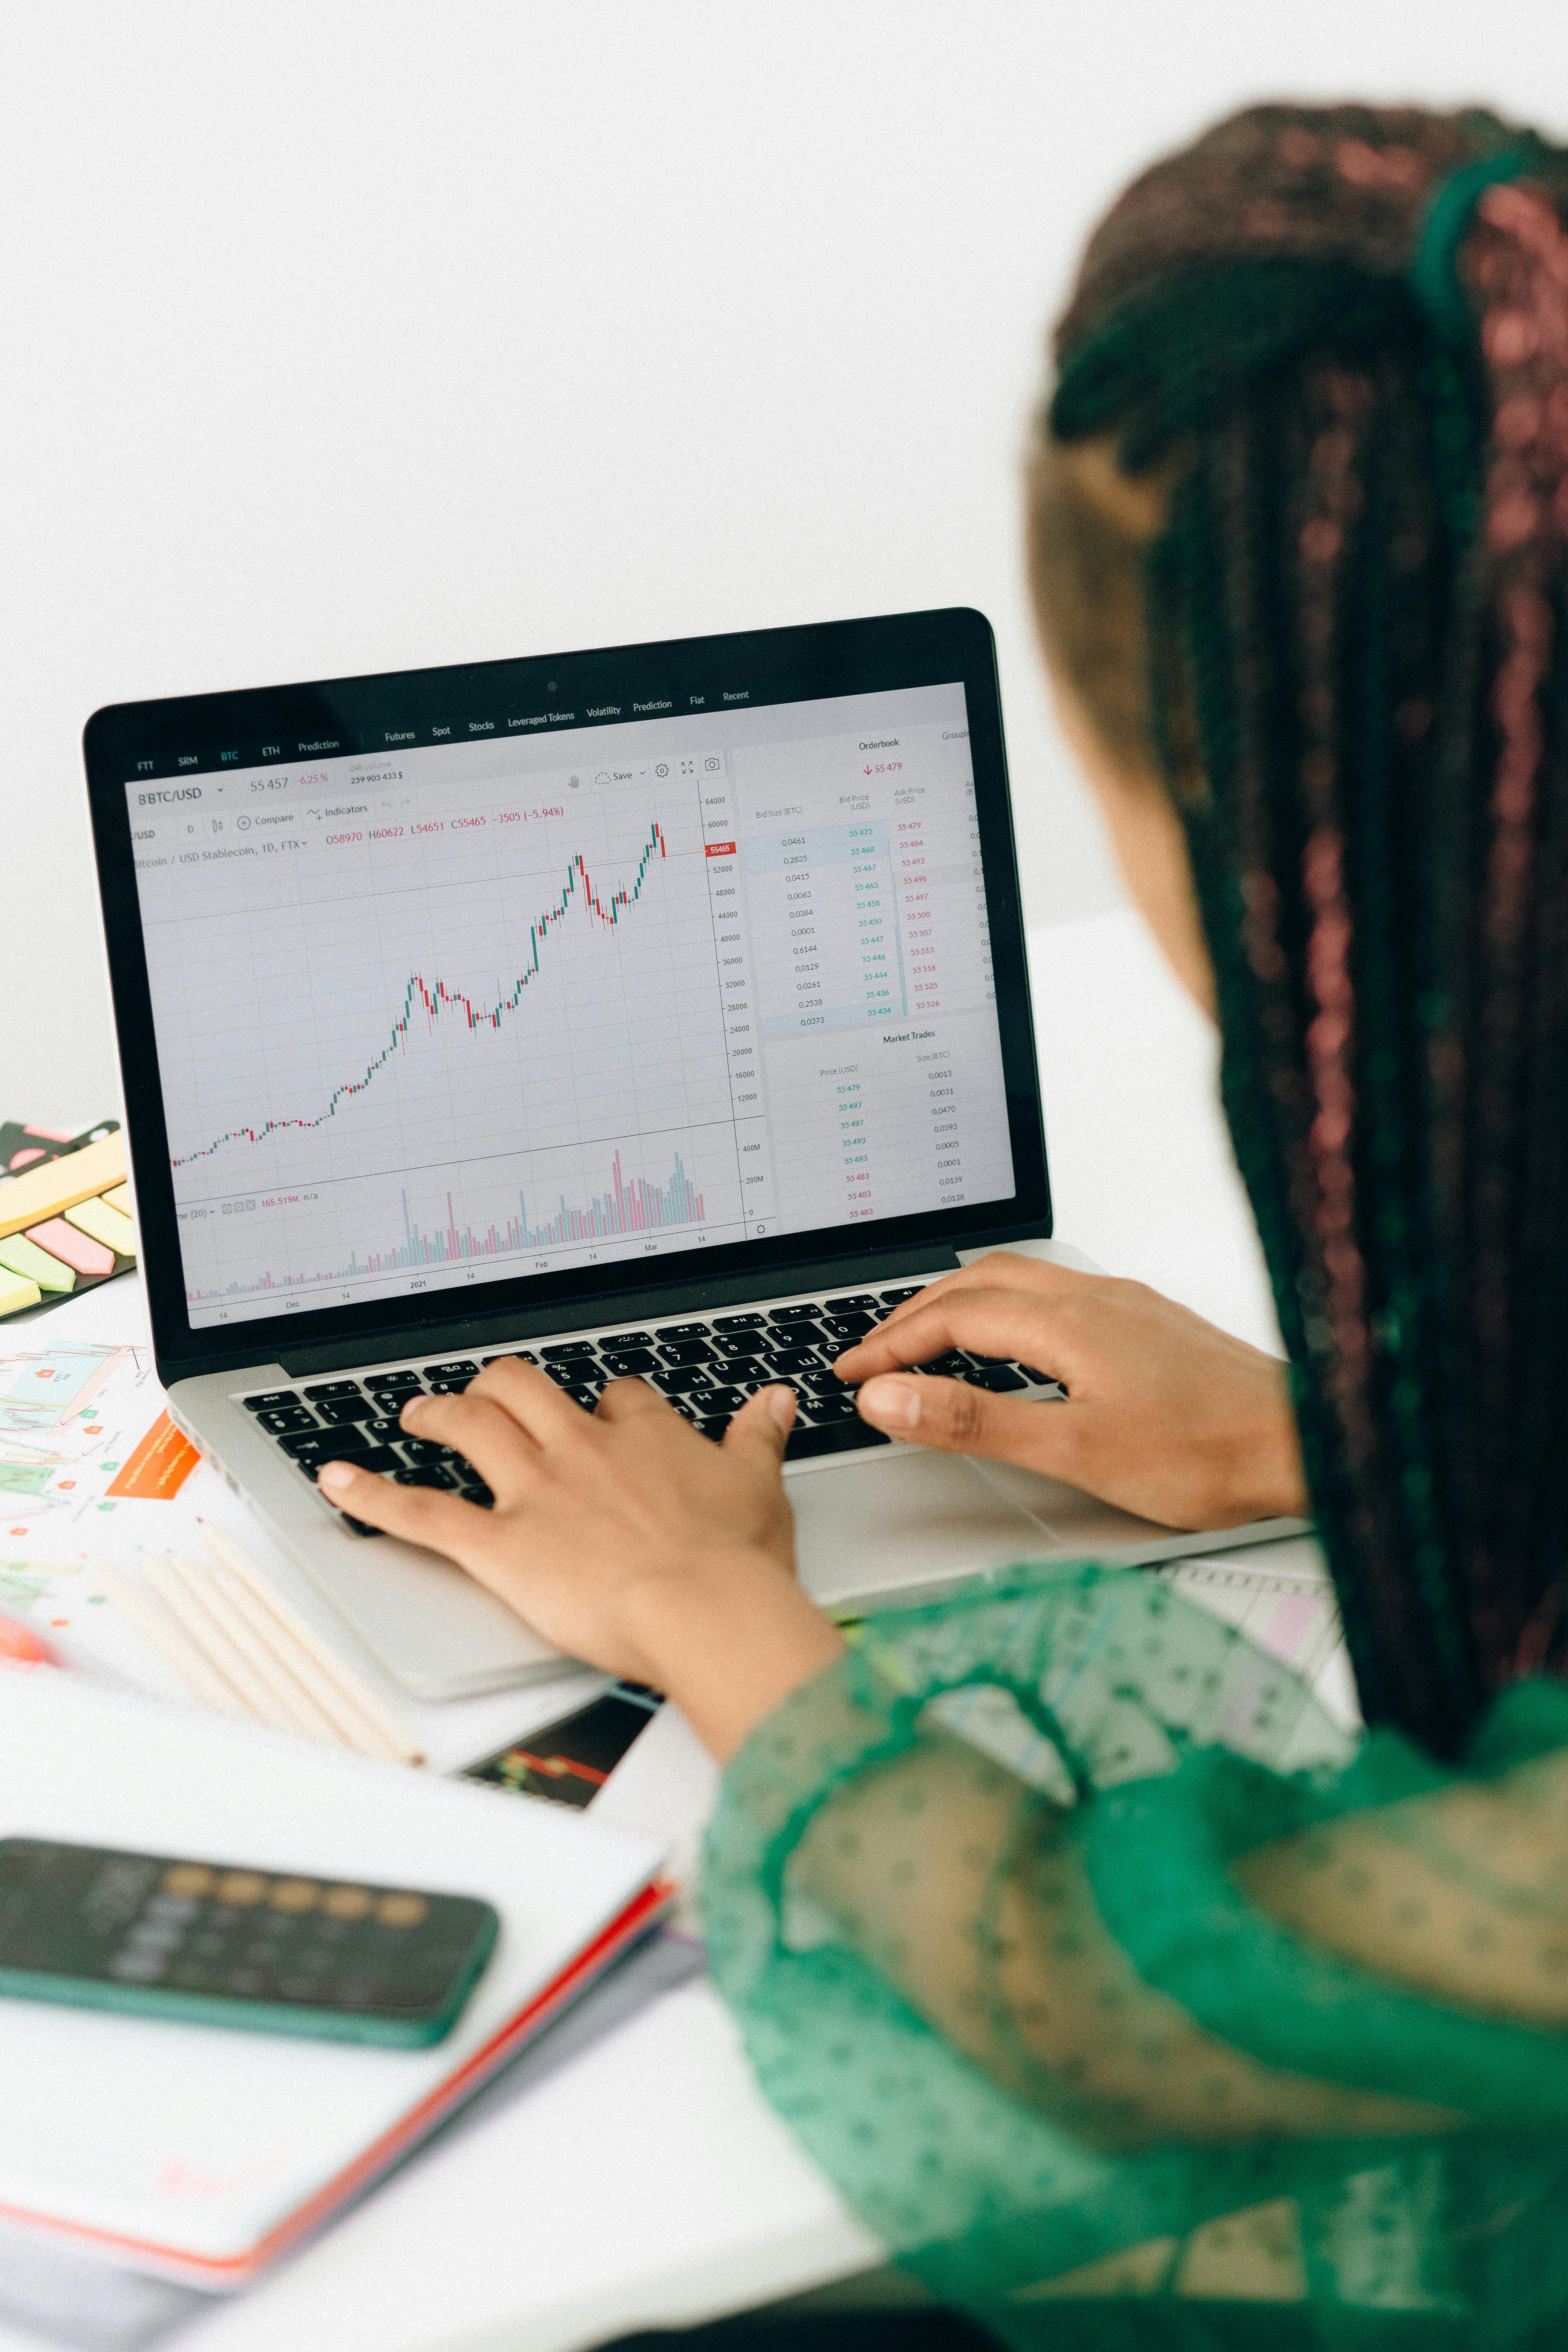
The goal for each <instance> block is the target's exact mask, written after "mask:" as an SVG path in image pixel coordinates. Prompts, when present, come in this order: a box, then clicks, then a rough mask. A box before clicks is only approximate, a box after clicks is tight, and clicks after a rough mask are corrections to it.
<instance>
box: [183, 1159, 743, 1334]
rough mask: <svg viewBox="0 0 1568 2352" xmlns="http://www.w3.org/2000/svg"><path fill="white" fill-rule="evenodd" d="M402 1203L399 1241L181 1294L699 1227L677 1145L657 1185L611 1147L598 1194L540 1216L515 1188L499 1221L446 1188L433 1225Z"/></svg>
mask: <svg viewBox="0 0 1568 2352" xmlns="http://www.w3.org/2000/svg"><path fill="white" fill-rule="evenodd" d="M402 1201H403V1239H402V1240H401V1241H400V1242H394V1243H391V1244H389V1245H388V1246H387V1247H385V1248H383V1249H370V1248H366V1249H359V1248H355V1249H353V1250H351V1251H350V1253H349V1255H348V1256H347V1258H346V1259H345V1260H344V1262H343V1263H342V1265H336V1266H331V1267H320V1268H316V1269H312V1270H310V1271H309V1272H307V1271H304V1270H300V1271H298V1272H294V1273H285V1274H273V1273H265V1274H261V1275H258V1276H257V1278H256V1279H255V1280H254V1281H251V1282H229V1283H226V1284H224V1285H222V1286H219V1287H216V1288H214V1289H210V1290H192V1291H191V1292H190V1293H189V1294H188V1295H189V1297H190V1298H191V1300H192V1302H193V1304H194V1303H195V1302H196V1301H198V1300H203V1299H212V1298H219V1297H228V1298H237V1297H256V1296H258V1294H264V1293H266V1292H269V1291H276V1292H279V1293H283V1292H289V1291H300V1290H314V1289H318V1288H320V1287H321V1286H325V1285H330V1284H333V1283H342V1282H363V1281H364V1280H366V1279H367V1278H369V1277H373V1276H377V1275H392V1274H399V1273H405V1272H409V1271H417V1269H419V1268H420V1267H422V1266H451V1265H462V1264H464V1263H466V1262H467V1261H468V1260H470V1259H472V1260H475V1261H478V1260H481V1259H487V1258H488V1259H497V1258H509V1257H520V1256H522V1255H525V1254H526V1253H528V1252H530V1251H534V1250H556V1249H561V1248H563V1247H565V1248H570V1247H572V1246H574V1244H584V1243H591V1242H595V1241H605V1242H624V1241H629V1240H635V1239H636V1238H637V1236H638V1235H642V1234H663V1233H668V1232H669V1231H671V1230H672V1229H678V1228H679V1227H680V1226H683V1225H684V1226H697V1225H700V1224H701V1223H702V1220H703V1202H702V1194H701V1193H700V1192H699V1191H698V1189H697V1187H696V1186H695V1185H694V1184H693V1183H692V1181H691V1179H690V1177H689V1175H688V1174H687V1172H686V1163H685V1161H684V1160H683V1159H682V1157H681V1155H680V1153H679V1151H678V1152H677V1153H676V1154H675V1157H674V1165H673V1168H672V1170H671V1172H670V1176H669V1179H668V1182H667V1183H663V1184H658V1183H655V1182H652V1181H650V1180H649V1179H648V1178H647V1177H646V1176H630V1177H628V1176H627V1175H626V1172H625V1171H624V1170H623V1168H622V1165H621V1155H620V1153H619V1151H616V1153H615V1154H614V1155H613V1158H612V1160H611V1163H610V1171H609V1182H608V1184H607V1186H606V1188H605V1191H604V1192H598V1193H595V1194H593V1195H591V1196H590V1197H589V1198H588V1199H587V1200H586V1201H584V1202H568V1201H567V1199H566V1197H565V1195H564V1194H563V1193H562V1194H560V1195H558V1198H557V1205H556V1207H555V1210H554V1212H553V1213H549V1212H547V1213H544V1214H543V1215H542V1216H541V1215H539V1214H538V1213H537V1211H536V1212H535V1213H533V1214H531V1213H530V1210H529V1204H528V1198H527V1194H526V1192H523V1191H522V1190H521V1189H520V1191H519V1192H518V1195H517V1213H516V1214H515V1215H511V1216H508V1217H507V1218H505V1219H504V1221H502V1222H500V1223H496V1222H495V1221H493V1220H491V1221H489V1222H487V1223H484V1224H482V1225H479V1226H476V1225H475V1224H473V1223H470V1222H468V1220H466V1219H465V1220H462V1221H459V1218H458V1213H457V1210H456V1208H455V1206H454V1204H453V1199H452V1195H451V1193H450V1192H448V1193H447V1216H446V1222H445V1223H443V1224H440V1225H437V1226H433V1227H426V1226H423V1225H421V1224H420V1223H418V1222H417V1220H416V1217H415V1214H414V1212H413V1209H412V1208H411V1206H410V1203H409V1198H408V1192H407V1190H406V1188H405V1189H404V1191H403V1194H402Z"/></svg>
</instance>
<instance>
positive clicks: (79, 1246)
mask: <svg viewBox="0 0 1568 2352" xmlns="http://www.w3.org/2000/svg"><path fill="white" fill-rule="evenodd" d="M27 1239H28V1240H29V1241H30V1242H37V1245H38V1247H39V1248H40V1249H47V1250H49V1251H52V1253H53V1254H54V1255H55V1256H56V1257H63V1258H64V1260H65V1262H66V1264H67V1265H69V1266H74V1267H75V1269H76V1271H77V1273H78V1274H112V1273H113V1272H114V1252H113V1251H112V1250H110V1249H105V1248H104V1246H103V1244H102V1243H101V1242H95V1241H93V1240H92V1239H91V1238H90V1236H89V1234H81V1233H78V1231H77V1229H76V1227H75V1226H74V1225H68V1224H67V1223H66V1221H65V1219H64V1218H63V1217H49V1218H47V1219H46V1221H45V1222H44V1223H43V1224H41V1225H29V1226H28V1228H27Z"/></svg>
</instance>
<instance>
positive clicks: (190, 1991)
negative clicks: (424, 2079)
mask: <svg viewBox="0 0 1568 2352" xmlns="http://www.w3.org/2000/svg"><path fill="white" fill-rule="evenodd" d="M499 1933H500V1918H499V1916H498V1915H497V1913H496V1911H495V1910H494V1908H493V1906H491V1905H490V1904H489V1903H485V1902H481V1901H480V1900H479V1898H478V1897H477V1896H474V1895H433V1894H429V1893H427V1892H424V1891H421V1890H416V1889H415V1888H413V1887H406V1886H380V1885H371V1884H370V1883H369V1882H368V1881H366V1882H364V1883H363V1884H361V1883H358V1882H350V1881H342V1880H336V1879H325V1878H318V1877H314V1876H312V1875H310V1874H305V1873H294V1872H284V1871H274V1870H258V1869H254V1868H252V1867H251V1866H250V1865H249V1864H243V1863H223V1862H195V1861H192V1860H190V1859H188V1858H185V1857H182V1856H178V1855H174V1854H153V1853H121V1852H119V1851H118V1850H116V1849H113V1848H110V1847H105V1846H91V1845H74V1844H68V1843H62V1842H57V1841H55V1840H51V1839H43V1838H26V1837H12V1838H0V1998H4V1999H9V2000H47V2001H58V2002H63V2003H66V2004H67V2005H68V2006H72V2007H76V2008H85V2009H110V2010H124V2011H131V2012H132V2013H133V2014H135V2015H137V2016H141V2017H159V2018H165V2019H171V2020H174V2021H180V2022H183V2023H185V2024H195V2025H220V2026H234V2027H237V2028H239V2029H241V2030H243V2031H245V2032H259V2033H299V2034H308V2035H313V2036H315V2037H317V2038H319V2039H322V2040H327V2041H333V2042H378V2043H381V2044H383V2045H384V2046H391V2047H394V2048H401V2049H420V2048H424V2047H426V2045H428V2044H429V2043H431V2042H439V2041H441V2040H442V2039H443V2038H444V2037H445V2036H446V2035H447V2033H449V2032H451V2030H452V2028H453V2026H454V2025H455V2024H456V2023H457V2021H458V2017H459V2016H460V2015H461V2013H462V2011H463V2008H464V2005H465V2003H466V2002H467V2000H468V1996H469V1994H470V1993H471V1992H472V1991H473V1990H474V1987H475V1986H476V1985H477V1984H478V1982H479V1978H480V1976H481V1975H482V1974H483V1971H484V1969H485V1966H486V1963H487V1962H488V1961H489V1957H490V1954H491V1953H492V1952H493V1950H494V1949H495V1945H496V1938H497V1937H498V1935H499Z"/></svg>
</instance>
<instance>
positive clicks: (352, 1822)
mask: <svg viewBox="0 0 1568 2352" xmlns="http://www.w3.org/2000/svg"><path fill="white" fill-rule="evenodd" d="M17 1834H30V1835H34V1836H43V1837H63V1838H70V1839H76V1840H81V1841H86V1842H90V1843H99V1844H103V1845H116V1846H121V1847H129V1848H134V1849H138V1850H142V1851H145V1852H161V1853H188V1854H190V1855H192V1856H194V1857H196V1858H200V1859H211V1860H223V1861H229V1860H232V1861H234V1862H236V1863H238V1864H251V1865H254V1866H255V1867H258V1868H272V1869H295V1870H299V1871H300V1872H303V1873H309V1874H316V1875H319V1876H329V1875H330V1876H331V1877H333V1878H337V1879H343V1880H353V1881H363V1880H370V1881H379V1882H380V1883H383V1884H396V1885H405V1886H414V1887H430V1888H435V1889H446V1890H450V1891H451V1892H454V1893H465V1894H472V1895H481V1896H484V1897H486V1898H488V1899H489V1901H490V1902H491V1903H493V1904H494V1905H495V1906H496V1907H497V1909H498V1910H499V1911H500V1916H501V1922H502V1926H501V1935H500V1943H499V1945H498V1948H497V1950H496V1954H495V1957H494V1958H493V1959H492V1960H491V1962H490V1965H489V1969H487V1971H486V1973H485V1975H484V1977H483V1979H481V1981H480V1983H479V1988H478V1990H476V1992H475V1993H474V1995H473V1997H472V1999H471V2000H470V2001H469V2003H468V2008H467V2009H466V2011H464V2013H463V2015H462V2017H461V2018H460V2019H459V2021H458V2025H457V2027H456V2029H455V2030H454V2032H452V2033H451V2035H450V2036H449V2037H448V2038H447V2041H446V2042H441V2043H438V2044H437V2046H436V2047H434V2048H432V2049H428V2050H423V2051H407V2052H403V2051H386V2050H376V2049H371V2048H363V2047H356V2046H354V2045H353V2044H349V2043H334V2042H307V2041H296V2040H293V2039H289V2038H284V2037H280V2036H277V2035H273V2034H259V2033H244V2032H229V2031H221V2030H218V2029H216V2028H205V2027H199V2026H184V2025H172V2024H164V2023H163V2022H161V2021H153V2020H149V2019H142V2018H134V2017H125V2016H114V2015H106V2014H98V2013H95V2012H93V2011H85V2010H76V2009H66V2008H58V2009H57V2008H53V2007H50V2006H47V2005H44V2004H40V2003H37V2002H33V2001H8V2000H0V2116H4V2118H5V2124H4V2129H3V2130H0V2221H5V2222H8V2223H13V2224H24V2225H30V2226H33V2227H35V2228H37V2229H38V2230H41V2231H46V2232H50V2233H53V2234H55V2235H56V2236H57V2238H58V2239H59V2240H61V2241H63V2242H72V2243H76V2244H78V2245H79V2246H83V2247H88V2248H91V2249H93V2250H95V2251H97V2252H100V2253H101V2254H103V2255H104V2256H106V2257H108V2258H110V2259H112V2260H113V2261H114V2262H115V2263H118V2264H120V2265H122V2266H129V2267H132V2268H134V2269H139V2270H142V2271H146V2272H150V2273H155V2274H158V2275H161V2276H163V2277H169V2278H176V2279H184V2280H186V2281H188V2282H189V2283H190V2284H195V2285H201V2286H205V2287H208V2288H214V2287H219V2288H221V2287H239V2286H243V2285H245V2284H247V2283H248V2282H249V2281H250V2280H251V2279H252V2278H253V2277H254V2276H255V2275H256V2273H258V2271H259V2270H261V2269H262V2268H263V2267H264V2266H265V2265H266V2264H267V2263H268V2262H270V2261H272V2260H273V2259H275V2258H276V2257H277V2256H278V2255H279V2254H280V2253H281V2252H284V2251H285V2250H286V2249H287V2248H289V2247H290V2246H292V2245H295V2244H297V2243H298V2242H300V2240H301V2239H302V2238H304V2237H305V2236H306V2235H307V2234H309V2233H310V2232H311V2231H315V2230H317V2229H319V2228H320V2227H321V2226H322V2225H323V2224H324V2223H325V2222H326V2221H329V2220H330V2219H331V2217H332V2216H333V2215H334V2214H335V2213H336V2212H338V2211H339V2210H341V2209H342V2207H343V2206H344V2205H345V2204H346V2203H348V2202H349V2201H350V2200H352V2199H353V2198H354V2197H356V2196H358V2195H359V2194H361V2193H362V2192H363V2190H364V2189H366V2188H368V2187H369V2186H370V2185H371V2184H372V2183H373V2182H374V2180H375V2179H378V2178H379V2176H380V2175H381V2174H382V2173H383V2172H384V2171H385V2170H386V2169H387V2168H388V2167H389V2166H391V2165H392V2164H393V2163H395V2161H396V2160H397V2159H398V2158H401V2157H402V2156H404V2155H405V2153H406V2152H407V2150H408V2149H409V2148H410V2147H412V2146H413V2145H414V2144H415V2143H416V2141H417V2140H418V2139H420V2138H422V2137H424V2136H425V2135H426V2133H427V2132H429V2131H430V2130H432V2129H433V2128H434V2127H435V2126H436V2125H437V2123H439V2122H440V2121H442V2120H443V2119H444V2117H445V2116H447V2115H448V2114H449V2113H450V2112H451V2111H452V2109H453V2108H454V2107H455V2106H456V2105H458V2104H459V2102H460V2101H462V2100H463V2099H464V2098H466V2097H467V2096H468V2095H470V2094H471V2093H472V2092H473V2091H475V2090H477V2089H478V2088H479V2085H480V2084H482V2083H483V2082H485V2081H486V2080H488V2079H489V2076H490V2075H492V2074H494V2073H495V2072H496V2070H497V2069H498V2068H499V2067H500V2065H502V2064H503V2063H505V2061H506V2060H507V2059H509V2058H510V2056H511V2055H512V2054H513V2053H515V2052H516V2051H518V2050H519V2049H521V2046H522V2045H523V2044H524V2043H525V2042H527V2041H528V2040H529V2038H530V2036H531V2034H533V2033H534V2032H536V2031H538V2029H539V2028H540V2027H541V2026H542V2025H543V2024H544V2023H546V2022H547V2021H549V2020H550V2019H551V2018H552V2017H554V2016H555V2015H557V2014H558V2013H559V2011H561V2009H562V2008H563V2006H564V2005H565V2003H566V2002H568V2001H569V2000H571V1999H572V1998H573V1996H574V1994H575V1993H577V1992H579V1991H580V1990H583V1989H584V1987H585V1986H587V1985H588V1984H589V1983H591V1982H592V1981H593V1980H594V1979H595V1977H596V1976H597V1975H598V1973H599V1972H600V1970H601V1969H604V1968H605V1966H606V1965H607V1964H608V1963H609V1962H610V1960H612V1959H613V1958H616V1956H617V1955H618V1954H619V1953H621V1952H622V1951H624V1950H625V1949H626V1947H627V1946H628V1945H629V1944H630V1943H631V1942H632V1941H633V1940H635V1938H636V1937H637V1936H639V1935H640V1934H642V1933H643V1932H645V1931H646V1930H647V1928H648V1927H651V1926H652V1925H653V1924H654V1922H655V1920H656V1919H657V1917H658V1914H659V1912H660V1910H661V1909H662V1907H663V1906H664V1903H665V1900H666V1890H665V1888H664V1887H663V1886H662V1885H660V1884H659V1882H658V1876H657V1874H658V1869H659V1864H660V1860H661V1854H660V1849H659V1846H658V1843H657V1841H656V1840H654V1839H651V1838H648V1837H645V1836H641V1835H637V1834H635V1833H633V1832H627V1831H619V1830H615V1829H609V1828H601V1827H599V1826H598V1825H597V1824H595V1822H591V1821H588V1820H585V1819H584V1818H583V1817H582V1816H581V1815H580V1814H577V1813H574V1812H572V1811H568V1810H566V1809H563V1808H561V1807H558V1806H550V1805H544V1804H540V1803H537V1802H532V1801H528V1800H526V1799H521V1800H520V1799H519V1798H517V1797H515V1796H513V1795H510V1794H508V1793H503V1792H502V1791H500V1790H492V1789H485V1788H479V1787H476V1786H472V1785H469V1784H466V1783H459V1782H454V1781H448V1780H437V1779H434V1778H427V1777H426V1776H425V1775H422V1774H416V1773H411V1772H409V1771H407V1770H406V1769H403V1768H401V1767H399V1766H395V1765H382V1764H377V1763H374V1762H371V1761H368V1760H365V1759H360V1758H356V1757H353V1756H348V1755H344V1754H340V1753H339V1752H337V1751H335V1750H330V1749H322V1748H310V1747H307V1746H304V1745H303V1744H301V1743H300V1742H298V1741H295V1740H292V1739H289V1738H284V1737H281V1736H279V1735H278V1734H275V1733H271V1732H268V1731H264V1730H262V1729H259V1728H255V1727H250V1726H247V1725H237V1724H229V1723H226V1722H217V1721H214V1720H213V1719H211V1718H208V1717H202V1716H198V1715H195V1714H194V1713H189V1712H182V1713H179V1714H175V1713H174V1712H173V1711H165V1710H163V1709H160V1708H157V1707H153V1706H147V1705H145V1704H144V1703H142V1702H139V1701H135V1700H131V1699H126V1698H123V1697H121V1696H117V1695H110V1694H106V1693H105V1692H103V1691H102V1690H100V1689H98V1688H96V1687H94V1686H92V1685H87V1684H86V1683H84V1682H80V1681H78V1680H77V1679H76V1678H74V1677H72V1676H69V1675H66V1674H63V1673H62V1674H55V1673H46V1672H44V1671H43V1670H39V1671H37V1672H36V1673H34V1674H31V1675H5V1674H0V1835H17Z"/></svg>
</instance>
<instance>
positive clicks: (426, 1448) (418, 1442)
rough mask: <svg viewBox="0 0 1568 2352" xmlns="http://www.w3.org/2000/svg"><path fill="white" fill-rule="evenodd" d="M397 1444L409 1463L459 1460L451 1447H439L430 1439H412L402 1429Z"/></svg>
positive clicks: (398, 1434)
mask: <svg viewBox="0 0 1568 2352" xmlns="http://www.w3.org/2000/svg"><path fill="white" fill-rule="evenodd" d="M397 1443H398V1445H399V1446H400V1448H401V1449H402V1453H403V1456H404V1459H405V1461H407V1462H455V1461H456V1460H457V1459H458V1457H457V1455H456V1454H454V1453H453V1451H452V1449H451V1447H450V1446H449V1445H437V1444H433V1443H432V1441H431V1440H430V1439H429V1438H428V1437H410V1436H408V1435H407V1434H406V1433H405V1431H404V1430H403V1429H401V1428H400V1429H399V1430H398V1433H397Z"/></svg>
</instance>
